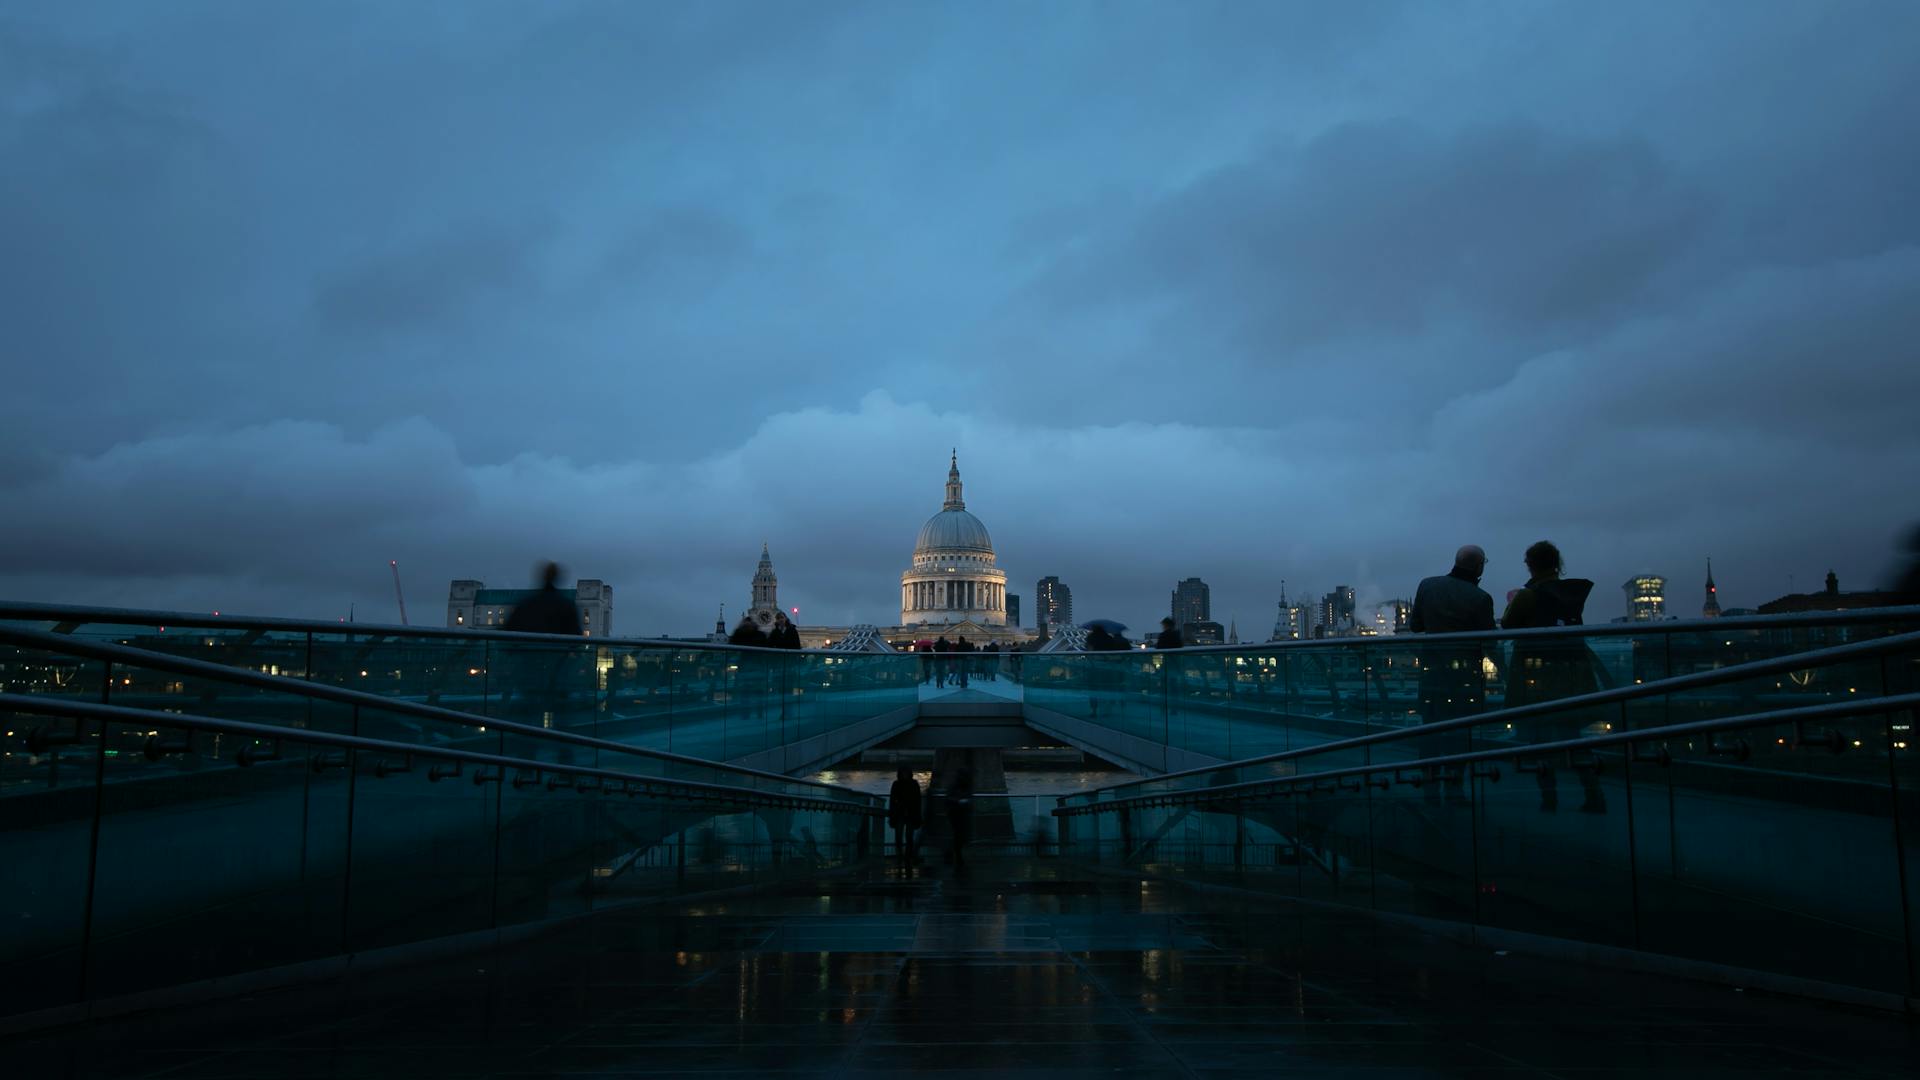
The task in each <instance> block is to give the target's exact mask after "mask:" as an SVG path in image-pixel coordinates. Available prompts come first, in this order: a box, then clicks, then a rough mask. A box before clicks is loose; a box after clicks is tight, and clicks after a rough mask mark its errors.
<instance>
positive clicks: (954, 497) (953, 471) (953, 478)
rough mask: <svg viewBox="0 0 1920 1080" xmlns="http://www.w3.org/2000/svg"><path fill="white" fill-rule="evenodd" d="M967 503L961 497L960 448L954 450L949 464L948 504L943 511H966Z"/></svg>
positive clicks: (943, 507)
mask: <svg viewBox="0 0 1920 1080" xmlns="http://www.w3.org/2000/svg"><path fill="white" fill-rule="evenodd" d="M966 508H967V501H966V500H965V499H962V498H961V497H960V448H959V447H957V446H956V447H954V448H953V457H952V458H950V459H949V460H948V464H947V502H946V505H945V506H942V507H941V508H940V509H942V510H965V509H966Z"/></svg>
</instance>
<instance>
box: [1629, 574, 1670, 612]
mask: <svg viewBox="0 0 1920 1080" xmlns="http://www.w3.org/2000/svg"><path fill="white" fill-rule="evenodd" d="M1620 591H1621V592H1623V593H1625V594H1626V595H1627V621H1628V622H1655V621H1657V620H1660V619H1664V618H1666V617H1667V579H1666V578H1663V577H1661V576H1660V575H1659V574H1635V575H1634V576H1633V577H1630V578H1628V579H1627V581H1626V584H1624V585H1622V586H1620Z"/></svg>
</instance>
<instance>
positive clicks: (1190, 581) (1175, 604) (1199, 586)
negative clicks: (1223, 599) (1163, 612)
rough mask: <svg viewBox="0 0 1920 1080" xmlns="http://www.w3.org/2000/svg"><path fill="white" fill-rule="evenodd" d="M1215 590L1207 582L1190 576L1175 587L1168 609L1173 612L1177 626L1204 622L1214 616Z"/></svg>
mask: <svg viewBox="0 0 1920 1080" xmlns="http://www.w3.org/2000/svg"><path fill="white" fill-rule="evenodd" d="M1212 593H1213V591H1212V590H1211V589H1209V588H1207V583H1206V582H1204V581H1201V580H1200V579H1199V578H1197V577H1190V578H1187V579H1186V580H1184V581H1181V582H1180V583H1179V584H1177V585H1175V586H1174V587H1173V596H1172V598H1171V599H1170V600H1169V601H1168V602H1167V610H1168V611H1169V612H1170V613H1172V616H1173V622H1174V625H1175V626H1182V627H1184V626H1188V625H1190V624H1193V623H1203V622H1206V621H1207V620H1209V619H1211V618H1213V596H1212Z"/></svg>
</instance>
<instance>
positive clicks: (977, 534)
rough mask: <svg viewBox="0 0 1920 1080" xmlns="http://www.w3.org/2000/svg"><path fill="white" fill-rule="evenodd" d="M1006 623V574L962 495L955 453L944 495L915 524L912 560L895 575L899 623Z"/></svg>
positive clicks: (958, 455) (1001, 624)
mask: <svg viewBox="0 0 1920 1080" xmlns="http://www.w3.org/2000/svg"><path fill="white" fill-rule="evenodd" d="M959 622H971V623H974V624H976V625H979V626H1005V625H1006V624H1007V573H1006V571H1004V570H1001V569H1000V568H998V567H996V566H995V565H994V553H993V538H992V537H991V536H989V535H987V527H986V526H985V525H983V524H981V522H980V519H979V518H977V517H974V516H973V515H972V514H969V513H968V512H967V503H966V500H965V499H964V498H962V497H961V489H960V454H959V452H958V451H955V452H954V455H953V457H952V459H951V460H950V461H949V463H948V466H947V498H946V502H945V503H943V504H942V505H941V507H940V512H939V513H937V514H935V515H933V516H932V517H930V518H928V519H927V523H926V524H925V525H922V526H920V536H919V539H918V540H917V541H916V542H915V543H914V545H913V565H911V566H909V567H908V568H907V569H906V570H905V571H904V572H902V573H901V575H900V625H902V626H913V625H916V624H925V625H929V626H933V625H939V624H944V623H959Z"/></svg>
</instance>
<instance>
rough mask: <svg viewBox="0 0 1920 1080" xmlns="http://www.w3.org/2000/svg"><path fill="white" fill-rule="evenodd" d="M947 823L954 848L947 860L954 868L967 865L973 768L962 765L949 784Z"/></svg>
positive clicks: (971, 832) (948, 853)
mask: <svg viewBox="0 0 1920 1080" xmlns="http://www.w3.org/2000/svg"><path fill="white" fill-rule="evenodd" d="M947 825H948V827H949V828H951V829H952V830H953V848H952V850H950V851H948V852H947V861H948V862H949V863H952V864H953V867H954V869H956V870H964V869H966V866H967V842H968V841H969V840H972V839H973V770H972V769H969V768H967V767H965V766H961V768H960V771H958V772H956V773H954V774H953V783H951V784H949V785H948V786H947Z"/></svg>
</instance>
